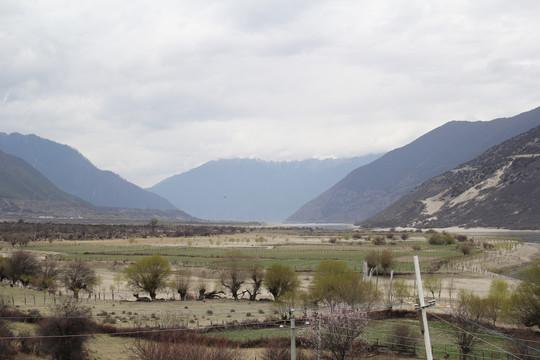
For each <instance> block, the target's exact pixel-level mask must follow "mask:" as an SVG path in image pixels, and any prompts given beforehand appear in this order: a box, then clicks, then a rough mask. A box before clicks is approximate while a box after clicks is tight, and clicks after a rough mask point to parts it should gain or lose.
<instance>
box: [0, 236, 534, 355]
mask: <svg viewBox="0 0 540 360" xmlns="http://www.w3.org/2000/svg"><path fill="white" fill-rule="evenodd" d="M426 236H427V235H426V234H423V233H406V236H403V237H402V236H401V234H400V233H396V234H390V233H371V232H365V233H359V232H352V231H350V230H317V231H312V230H311V231H309V230H306V229H277V228H273V229H266V228H255V229H250V230H249V231H245V232H244V231H243V232H240V233H238V232H237V233H234V234H224V235H219V234H217V235H209V236H190V237H174V236H144V237H120V238H110V239H99V240H97V239H87V240H66V239H62V238H55V239H52V240H51V239H50V238H49V239H43V240H38V241H30V242H28V243H26V244H25V245H24V247H23V248H24V250H26V251H30V252H33V253H35V254H37V255H38V256H39V257H40V258H42V259H45V258H47V259H54V260H55V261H57V262H58V263H60V264H63V263H68V262H70V261H72V260H75V259H78V260H82V261H84V262H86V263H88V264H91V266H92V268H93V269H95V270H96V272H97V273H98V275H99V280H100V281H99V283H98V284H97V286H95V287H94V288H93V289H92V292H91V293H88V294H85V295H83V296H82V299H83V300H82V302H83V305H84V306H86V307H88V308H90V309H91V314H92V315H91V316H92V319H93V320H95V321H96V322H98V323H101V324H107V325H110V326H114V327H116V328H118V329H121V328H125V329H133V328H138V329H146V330H144V331H149V330H150V329H163V328H171V327H172V328H178V329H180V328H182V329H184V328H187V329H199V330H200V329H206V330H205V332H206V331H208V329H210V330H211V331H210V332H209V334H208V335H207V336H210V337H217V338H226V339H229V340H230V341H232V342H233V343H234V342H235V341H254V340H257V339H261V338H262V339H267V338H270V339H272V338H280V337H285V338H286V337H288V336H289V330H288V328H287V327H286V326H285V327H282V328H280V327H279V326H280V325H282V326H283V324H284V323H283V322H282V321H281V319H283V316H282V314H287V312H288V309H287V308H286V306H285V305H283V304H278V303H276V302H274V301H273V298H272V296H271V295H270V294H269V293H268V292H267V291H266V290H265V291H263V292H262V293H261V294H260V295H259V296H258V298H257V301H248V300H247V299H246V298H241V299H240V300H236V301H235V300H233V299H231V298H230V295H229V294H228V293H227V291H226V289H224V288H223V287H222V286H220V284H219V279H218V276H217V275H216V269H217V268H219V266H220V262H221V261H222V260H223V259H224V258H226V257H227V256H228V254H229V253H230V251H231V250H237V251H239V252H241V253H242V254H243V255H244V256H245V257H246V258H247V259H251V260H250V261H254V262H257V263H258V264H260V265H261V266H262V267H263V268H264V269H267V268H268V267H270V266H271V265H272V264H274V263H279V264H284V265H287V266H289V267H290V268H292V269H294V271H295V272H296V273H297V274H298V275H299V278H300V280H301V288H302V289H303V290H305V291H307V290H309V288H310V286H311V282H312V277H313V274H314V271H315V269H316V267H317V266H318V265H319V264H320V262H321V261H323V260H329V259H330V260H339V261H344V262H346V264H347V265H348V267H349V268H350V269H351V270H353V271H355V272H362V270H363V263H364V260H365V259H366V257H367V256H368V254H370V253H373V252H375V253H380V252H383V251H390V252H391V253H392V254H393V263H392V266H391V270H393V275H394V279H403V280H404V281H405V282H406V283H407V284H409V286H410V287H412V285H413V284H414V281H413V270H414V267H413V261H412V260H413V256H415V255H417V256H418V257H419V260H420V265H421V269H422V271H423V272H424V273H426V274H427V273H434V274H436V275H437V276H440V277H441V278H442V279H443V281H444V284H445V285H444V289H443V290H442V291H441V292H439V302H440V303H441V306H440V307H438V309H437V310H435V311H436V312H435V314H445V313H446V311H447V310H446V309H445V307H444V306H443V305H444V304H452V303H453V301H454V299H455V296H456V295H455V294H456V293H457V290H458V289H459V288H465V289H469V290H470V289H474V290H475V291H476V292H478V293H480V294H484V293H486V292H487V290H488V289H489V283H490V281H491V279H493V278H500V277H501V276H502V275H500V273H504V267H505V266H507V265H508V264H509V263H510V261H509V260H510V259H511V258H512V257H513V256H517V255H516V254H518V253H519V252H520V251H522V250H523V249H524V248H527V251H526V252H527V253H529V254H530V255H531V259H533V258H534V256H537V254H538V253H537V252H535V251H537V248H536V247H529V245H523V244H522V243H520V242H519V241H517V240H516V239H512V238H507V239H501V238H497V239H492V240H491V241H492V243H493V244H495V245H496V246H494V248H493V249H491V250H490V251H486V250H485V249H483V248H482V246H480V245H479V244H481V243H482V242H486V241H490V239H487V238H478V239H476V240H475V239H473V240H475V244H476V246H475V247H474V250H473V252H472V253H471V254H469V255H464V254H463V253H462V252H460V251H458V250H457V248H456V245H455V244H452V245H431V244H429V243H428V241H427V240H426ZM376 244H378V245H376ZM18 249H19V246H12V245H11V244H8V243H5V242H4V243H3V245H2V253H3V254H4V255H6V256H9V254H10V253H12V252H13V251H15V250H18ZM531 249H532V250H534V251H532V252H531ZM150 255H160V256H162V257H164V258H165V259H167V260H168V261H169V262H170V263H171V265H172V267H173V269H190V270H191V271H192V273H193V276H194V278H195V282H196V283H201V282H205V283H206V284H207V287H208V288H213V289H215V290H223V291H224V295H223V296H222V298H220V299H207V300H205V301H197V300H195V298H196V296H195V292H196V291H195V288H191V289H190V296H189V297H188V300H186V301H179V299H178V294H175V290H174V289H173V288H165V289H162V290H161V291H160V293H159V294H158V297H159V298H162V299H164V300H165V301H155V302H136V301H134V300H135V298H134V297H133V292H134V291H133V289H131V288H129V287H128V285H127V283H126V282H125V281H124V279H122V278H121V277H120V276H119V275H121V274H122V273H123V270H124V269H125V268H126V267H127V266H129V265H130V264H132V263H134V262H136V261H138V260H140V259H142V258H144V257H147V256H150ZM486 259H487V260H489V261H487V262H489V267H490V268H489V271H488V269H487V265H486V266H484V267H482V266H481V265H474V266H473V265H472V264H483V263H485V262H486ZM495 259H499V260H500V262H499V263H501V266H500V268H498V269H497V268H496V266H494V264H496V263H497V261H495ZM458 268H461V269H468V270H459V271H457V270H455V269H458ZM478 269H480V270H478ZM498 270H500V271H498ZM497 272H499V274H497ZM389 279H390V278H389V274H388V273H386V274H382V272H381V273H380V274H379V273H374V274H373V280H372V281H374V282H376V284H377V286H378V287H379V288H380V291H381V293H385V292H386V291H387V289H388V286H389ZM449 279H452V283H453V284H454V286H455V288H454V289H452V290H453V291H454V295H453V297H452V293H451V291H452V290H450V291H449V289H448V283H449ZM506 279H507V280H508V282H509V283H510V284H512V286H514V285H515V284H516V282H515V280H512V279H510V278H506ZM0 289H1V294H0V301H1V302H2V304H4V305H7V306H14V307H15V308H16V309H18V310H21V311H28V310H37V311H38V312H39V314H41V315H40V316H45V315H47V314H49V313H50V311H51V306H52V305H54V304H55V303H56V302H60V301H61V298H62V297H65V296H69V292H68V291H66V290H65V289H63V288H62V287H60V286H59V287H58V288H57V290H56V292H54V293H52V292H46V291H45V292H44V291H38V290H33V289H31V288H23V287H10V286H8V285H7V284H6V283H4V284H3V285H2V287H1V288H0ZM411 299H412V298H411ZM389 305H390V304H389V303H388V301H387V300H385V297H384V296H383V298H382V300H381V301H380V302H379V305H378V306H375V308H374V309H375V310H376V309H386V308H388V306H389ZM394 307H395V308H397V309H402V310H406V311H410V310H412V304H411V303H408V302H405V303H403V304H402V305H399V306H396V304H394ZM296 316H297V317H301V316H302V311H298V313H297V314H296ZM393 323H406V324H409V325H411V326H412V327H413V328H415V327H417V324H418V322H417V321H411V320H403V319H397V320H384V321H383V320H373V321H372V322H371V325H370V328H369V329H368V331H367V332H366V339H367V340H368V341H369V342H370V343H371V342H381V343H384V342H385V341H386V340H385V339H386V336H387V335H388V333H389V332H390V330H389V329H390V328H391V327H392V326H393V325H392V324H393ZM15 324H16V327H15V333H17V332H19V333H20V332H24V331H33V327H32V325H28V324H23V323H19V322H16V323H15ZM171 324H172V325H171ZM259 324H266V325H265V326H263V327H262V328H257V327H258V326H259ZM285 324H286V323H285ZM300 324H301V323H300ZM433 324H434V325H433V327H434V335H433V339H435V340H434V341H436V342H434V344H438V345H440V346H438V345H434V352H435V354H439V355H438V356H441V357H442V356H443V355H444V354H452V353H458V349H457V348H456V346H455V345H453V344H451V342H449V341H448V339H447V338H448V336H447V335H445V334H448V333H451V332H452V328H451V326H450V325H448V324H445V323H444V322H443V321H437V320H435V321H434V323H433ZM239 325H243V327H242V326H240V328H238V326H239ZM299 326H302V325H299ZM254 327H255V328H254ZM215 330H217V331H215ZM223 330H225V331H223ZM300 334H301V332H300ZM486 336H487V334H486ZM130 341H131V340H129V339H125V338H119V337H115V336H110V335H106V334H101V335H96V336H94V337H93V338H92V340H91V341H90V342H89V343H88V351H89V352H90V353H91V354H92V357H93V358H96V359H107V358H112V357H114V358H116V359H123V358H126V359H127V358H129V354H126V352H125V351H123V350H122V349H125V346H126V344H129V342H130ZM496 342H497V343H499V344H500V343H502V340H500V339H499V340H497V341H496ZM421 345H422V343H420V345H419V346H418V353H419V354H421V353H422V351H423V350H422V346H421ZM261 346H262V345H261ZM485 351H488V350H485ZM255 353H256V352H255ZM245 354H249V356H252V355H253V354H254V350H245ZM246 356H247V355H246ZM452 357H455V356H453V355H452ZM495 357H498V356H495ZM249 358H251V357H249Z"/></svg>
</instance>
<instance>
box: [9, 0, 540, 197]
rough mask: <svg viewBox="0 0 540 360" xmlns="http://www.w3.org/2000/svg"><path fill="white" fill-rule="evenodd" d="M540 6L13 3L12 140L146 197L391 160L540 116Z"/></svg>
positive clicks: (343, 0)
mask: <svg viewBox="0 0 540 360" xmlns="http://www.w3.org/2000/svg"><path fill="white" fill-rule="evenodd" d="M539 12H540V5H539V4H538V3H537V2H535V1H525V2H519V3H517V2H514V3H511V2H506V1H475V2H470V1H465V0H461V1H440V2H426V1H420V0H416V1H414V0H410V1H400V2H395V1H390V0H387V1H377V2H373V1H353V0H339V1H329V0H328V1H327V0H316V1H315V0H298V1H285V0H279V1H249V0H221V1H211V0H208V1H197V2H192V1H172V0H171V1H167V0H165V1H158V2H147V1H142V0H135V1H126V0H123V1H122V0H119V1H77V2H71V1H37V2H31V1H4V2H2V3H0V20H1V21H0V46H1V48H2V49H3V56H2V57H0V68H1V69H2V72H0V100H1V102H0V123H1V124H2V127H3V128H2V129H1V130H2V131H7V132H10V131H18V132H22V133H35V134H37V135H39V136H43V137H46V138H49V139H51V140H55V141H58V142H61V143H66V144H69V145H71V146H73V147H75V148H77V149H78V150H79V151H80V152H81V153H83V154H84V155H85V156H87V157H88V158H89V159H90V160H91V161H92V162H94V163H95V164H96V165H97V166H99V167H100V168H104V169H109V170H112V171H115V172H117V173H119V174H120V175H121V176H123V177H125V178H127V179H128V180H130V181H133V182H135V183H137V184H139V185H142V186H151V185H153V184H155V183H156V182H158V181H160V180H162V179H163V178H165V177H167V176H170V175H172V174H175V173H179V172H182V171H186V170H188V169H190V168H192V167H194V166H197V165H199V164H201V163H203V162H205V161H209V160H212V159H215V158H225V157H260V158H264V159H273V160H282V159H283V160H293V159H303V158H308V157H313V156H318V157H328V156H335V157H340V156H354V155H363V154H366V153H369V152H379V151H388V150H391V149H393V148H395V147H398V146H403V145H405V144H406V143H407V142H410V141H412V140H413V139H414V138H416V137H418V136H420V135H422V134H423V133H425V132H427V131H429V130H431V129H433V128H434V127H436V126H439V125H442V124H443V123H445V122H447V121H450V120H456V119H458V120H491V119H493V118H496V117H502V116H512V115H515V114H517V113H519V112H522V111H526V110H529V109H531V108H534V107H537V106H538V105H539V104H538V99H539V92H540V90H539V88H538V86H537V84H536V79H538V75H539V74H540V63H539V60H538V59H540V49H539V46H538V42H537V40H536V34H537V33H538V30H539V25H537V18H538V15H539Z"/></svg>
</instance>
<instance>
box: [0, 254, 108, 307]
mask: <svg viewBox="0 0 540 360" xmlns="http://www.w3.org/2000/svg"><path fill="white" fill-rule="evenodd" d="M4 279H7V280H9V281H11V282H12V283H17V282H20V283H21V284H22V285H23V286H29V285H32V286H34V287H36V288H38V289H42V290H44V289H54V288H56V283H57V282H58V281H59V282H60V283H61V284H62V285H63V286H64V287H65V288H66V289H67V290H69V291H71V292H73V294H74V296H75V298H78V296H79V292H80V291H86V292H91V291H92V289H93V287H94V286H95V285H97V284H98V283H99V278H98V276H97V274H96V272H95V270H94V269H92V268H91V267H90V266H89V265H88V264H87V263H86V262H84V261H82V260H75V261H70V262H67V263H65V264H63V265H62V266H60V265H59V263H58V262H57V261H55V260H53V259H50V258H45V259H44V260H39V259H38V258H37V257H36V255H34V254H33V253H31V252H29V251H25V250H17V251H14V252H13V254H12V255H11V256H10V257H8V258H5V257H0V280H4Z"/></svg>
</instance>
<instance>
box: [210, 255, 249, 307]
mask: <svg viewBox="0 0 540 360" xmlns="http://www.w3.org/2000/svg"><path fill="white" fill-rule="evenodd" d="M245 261H246V256H245V255H244V254H242V253H241V252H240V251H230V252H229V253H228V254H227V256H226V257H225V259H224V261H221V262H219V263H218V264H217V266H218V270H217V271H218V274H219V281H220V282H221V285H223V286H224V287H226V288H227V289H229V291H230V292H231V295H232V297H233V298H234V299H235V300H237V299H238V292H239V291H240V287H241V286H242V284H244V282H245V281H246V277H247V269H246V266H245Z"/></svg>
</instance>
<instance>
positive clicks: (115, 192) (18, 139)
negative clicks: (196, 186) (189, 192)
mask: <svg viewBox="0 0 540 360" xmlns="http://www.w3.org/2000/svg"><path fill="white" fill-rule="evenodd" d="M0 149H2V150H3V151H5V152H6V153H9V154H11V155H14V156H17V157H19V158H21V159H23V160H25V161H26V162H27V163H29V164H30V165H32V166H34V167H35V168H36V169H37V170H38V171H39V172H41V173H42V174H43V175H45V176H46V177H47V178H48V179H49V180H50V181H51V182H52V183H53V184H55V185H56V186H57V187H58V188H60V189H61V190H63V191H65V192H67V193H69V194H72V195H74V196H77V197H79V198H81V199H83V200H85V201H87V202H88V203H90V204H93V205H96V206H105V207H118V208H139V209H145V208H149V209H157V210H177V208H176V207H175V206H174V205H172V204H171V203H170V202H169V201H168V200H166V199H163V198H161V197H159V196H158V195H156V194H153V193H151V192H149V191H146V190H144V189H142V188H140V187H138V186H136V185H135V184H132V183H130V182H128V181H127V180H125V179H123V178H121V177H120V176H119V175H117V174H115V173H113V172H111V171H107V170H100V169H98V168H97V167H95V166H94V165H93V164H92V163H91V162H90V161H89V160H88V159H87V158H86V157H84V156H83V155H82V154H81V153H80V152H79V151H77V150H76V149H74V148H72V147H70V146H68V145H64V144H59V143H56V142H54V141H51V140H47V139H44V138H41V137H39V136H37V135H34V134H30V135H22V134H19V133H12V134H9V135H8V134H6V133H0Z"/></svg>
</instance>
